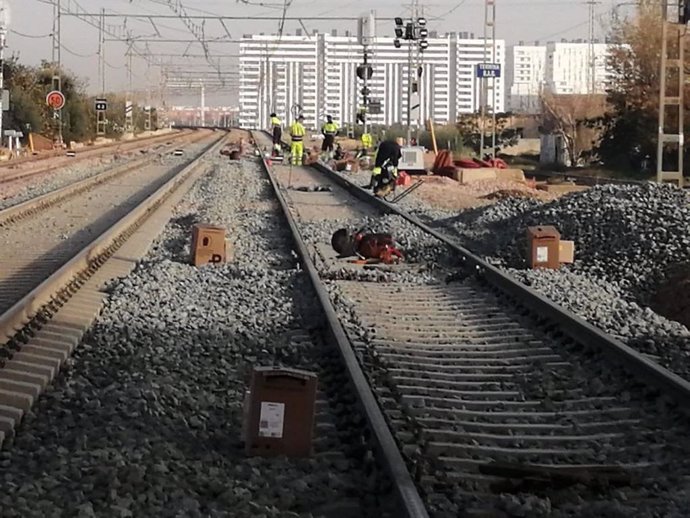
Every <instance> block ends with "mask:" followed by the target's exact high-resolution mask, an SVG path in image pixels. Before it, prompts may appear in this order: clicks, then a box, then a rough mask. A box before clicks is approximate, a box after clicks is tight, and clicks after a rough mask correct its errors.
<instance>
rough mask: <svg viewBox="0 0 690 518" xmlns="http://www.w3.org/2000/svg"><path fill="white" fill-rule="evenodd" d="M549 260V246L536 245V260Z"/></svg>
mask: <svg viewBox="0 0 690 518" xmlns="http://www.w3.org/2000/svg"><path fill="white" fill-rule="evenodd" d="M548 260H549V248H548V247H546V246H538V247H537V262H538V263H545V262H546V261H548Z"/></svg>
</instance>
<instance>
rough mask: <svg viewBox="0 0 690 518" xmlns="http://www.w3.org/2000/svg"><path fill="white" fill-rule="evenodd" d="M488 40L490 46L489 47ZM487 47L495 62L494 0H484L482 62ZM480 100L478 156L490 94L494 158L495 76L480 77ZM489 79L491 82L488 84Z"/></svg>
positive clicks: (493, 151)
mask: <svg viewBox="0 0 690 518" xmlns="http://www.w3.org/2000/svg"><path fill="white" fill-rule="evenodd" d="M489 42H490V43H491V47H489ZM489 48H491V63H496V1H495V0H484V63H488V62H489ZM479 81H480V93H479V98H480V102H481V124H480V130H481V134H480V136H479V157H480V158H482V157H483V155H484V141H485V135H486V109H487V107H488V104H489V94H490V95H491V119H492V127H491V143H492V145H491V157H492V158H496V76H495V75H492V77H490V78H486V77H480V78H479ZM489 81H491V83H490V84H489Z"/></svg>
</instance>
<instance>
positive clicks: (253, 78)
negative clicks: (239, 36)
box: [240, 33, 505, 128]
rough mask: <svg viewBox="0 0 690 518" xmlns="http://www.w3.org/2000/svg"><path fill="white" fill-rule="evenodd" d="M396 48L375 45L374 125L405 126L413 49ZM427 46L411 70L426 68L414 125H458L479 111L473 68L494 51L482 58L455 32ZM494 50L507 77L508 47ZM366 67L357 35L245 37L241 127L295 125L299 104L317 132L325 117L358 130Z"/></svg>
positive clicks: (385, 41) (500, 99)
mask: <svg viewBox="0 0 690 518" xmlns="http://www.w3.org/2000/svg"><path fill="white" fill-rule="evenodd" d="M463 36H464V35H463ZM393 41H394V40H393V38H377V39H376V41H375V44H374V45H372V46H371V51H372V54H373V57H372V59H371V60H370V62H371V64H372V66H373V69H374V75H373V77H372V79H371V80H370V81H369V82H368V87H369V88H370V90H371V93H370V99H374V100H379V101H380V102H381V108H382V110H381V111H382V113H380V114H371V115H370V117H369V120H370V122H372V123H374V124H386V125H391V124H395V123H402V124H405V123H406V122H407V114H408V95H407V91H408V77H409V73H408V72H409V65H408V63H409V61H408V48H407V44H406V42H403V46H402V48H400V49H396V48H395V46H394V44H393ZM428 43H429V47H428V48H427V50H426V51H425V52H424V53H423V54H422V57H421V60H420V62H419V64H418V63H417V62H416V61H414V60H413V65H412V72H413V74H415V75H416V74H417V73H418V66H419V67H421V76H420V77H419V104H420V108H419V111H418V115H416V116H415V119H417V120H418V121H426V120H427V119H429V118H433V119H434V121H435V122H438V123H445V122H454V121H455V120H456V119H457V116H458V115H459V114H464V113H474V112H476V111H477V110H478V109H479V108H480V106H481V98H482V97H481V95H480V92H481V87H480V82H479V81H478V80H477V79H476V77H475V76H476V74H475V68H476V65H477V64H478V63H482V62H484V61H488V62H490V61H491V60H492V57H491V49H487V52H486V56H487V57H488V59H485V52H484V51H485V49H484V42H483V40H480V39H468V38H463V37H460V35H458V34H456V33H454V34H447V35H445V36H442V37H439V36H437V35H435V34H433V33H431V34H430V37H429V39H428ZM496 43H497V46H496V62H497V63H499V64H501V65H502V68H503V69H504V70H505V44H504V42H503V41H500V40H499V41H497V42H496ZM361 62H362V47H361V46H360V45H358V43H357V39H356V38H355V37H352V36H337V35H335V34H314V35H309V36H302V35H295V36H282V37H281V38H280V39H279V38H278V37H277V36H274V35H252V36H245V37H244V38H243V40H242V42H241V43H240V125H241V127H243V128H252V127H254V128H256V127H265V126H266V125H267V123H268V119H269V115H270V113H271V112H273V111H275V112H276V113H277V114H278V115H279V116H280V117H281V118H282V119H283V120H285V121H291V120H293V119H294V114H293V113H292V112H293V106H295V105H299V106H300V107H301V112H302V113H303V114H304V116H305V120H306V123H307V125H308V126H309V127H311V128H318V127H319V126H320V125H321V122H322V121H323V120H324V118H325V116H326V115H332V116H333V117H334V118H335V119H336V120H337V121H338V122H339V123H340V124H341V125H342V124H352V123H355V121H356V114H357V110H358V108H359V107H360V106H361V105H362V95H361V89H362V86H363V83H362V81H361V80H359V79H358V78H357V66H358V65H359V64H360V63H361ZM504 85H505V79H504V77H503V74H502V77H501V78H499V79H496V80H495V88H494V90H493V93H494V95H495V98H496V104H495V106H496V112H497V113H500V112H503V111H505V102H504V100H505V86H504ZM413 101H414V99H413ZM488 105H489V106H491V102H488ZM414 122H416V121H413V123H414Z"/></svg>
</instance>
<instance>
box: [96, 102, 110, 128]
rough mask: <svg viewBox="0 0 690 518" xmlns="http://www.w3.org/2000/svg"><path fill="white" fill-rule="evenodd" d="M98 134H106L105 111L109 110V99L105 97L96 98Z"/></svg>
mask: <svg viewBox="0 0 690 518" xmlns="http://www.w3.org/2000/svg"><path fill="white" fill-rule="evenodd" d="M95 106H96V134H97V135H105V127H106V124H107V120H106V118H105V112H106V111H107V110H108V100H107V99H104V98H99V99H96V102H95Z"/></svg>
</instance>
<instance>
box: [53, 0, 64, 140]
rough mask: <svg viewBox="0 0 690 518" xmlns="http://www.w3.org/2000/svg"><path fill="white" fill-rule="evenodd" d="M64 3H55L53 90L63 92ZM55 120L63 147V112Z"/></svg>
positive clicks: (55, 116)
mask: <svg viewBox="0 0 690 518" xmlns="http://www.w3.org/2000/svg"><path fill="white" fill-rule="evenodd" d="M61 32H62V2H61V0H54V3H53V66H54V67H55V73H54V75H53V80H52V83H53V84H52V89H53V90H57V91H58V92H62V34H61ZM53 120H54V121H55V123H56V125H57V136H58V144H59V145H60V146H62V110H61V109H60V110H54V111H53Z"/></svg>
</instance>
